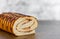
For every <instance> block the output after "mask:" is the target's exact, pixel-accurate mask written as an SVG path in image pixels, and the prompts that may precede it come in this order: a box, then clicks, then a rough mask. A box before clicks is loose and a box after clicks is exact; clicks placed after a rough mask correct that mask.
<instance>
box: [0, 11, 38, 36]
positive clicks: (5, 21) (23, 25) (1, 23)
mask: <svg viewBox="0 0 60 39" xmlns="http://www.w3.org/2000/svg"><path fill="white" fill-rule="evenodd" d="M37 26H38V22H37V19H36V18H35V17H33V16H28V15H24V14H20V13H15V12H3V13H2V14H0V29H2V30H4V31H7V32H9V33H12V34H14V35H16V36H21V35H28V34H33V33H35V29H36V28H37Z"/></svg>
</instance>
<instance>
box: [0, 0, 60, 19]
mask: <svg viewBox="0 0 60 39" xmlns="http://www.w3.org/2000/svg"><path fill="white" fill-rule="evenodd" d="M10 11H11V12H20V13H23V14H27V15H31V16H34V17H36V18H37V19H38V20H60V0H0V12H10Z"/></svg>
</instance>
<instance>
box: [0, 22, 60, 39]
mask: <svg viewBox="0 0 60 39" xmlns="http://www.w3.org/2000/svg"><path fill="white" fill-rule="evenodd" d="M0 39H60V21H39V26H38V28H37V29H36V33H35V34H32V35H26V36H20V37H16V36H14V35H12V34H10V33H7V32H5V31H2V30H0Z"/></svg>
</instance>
